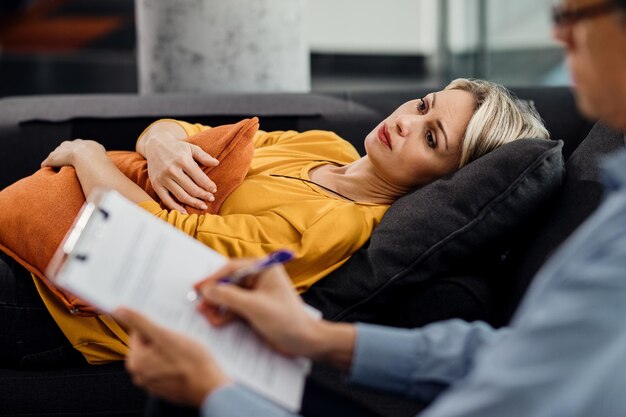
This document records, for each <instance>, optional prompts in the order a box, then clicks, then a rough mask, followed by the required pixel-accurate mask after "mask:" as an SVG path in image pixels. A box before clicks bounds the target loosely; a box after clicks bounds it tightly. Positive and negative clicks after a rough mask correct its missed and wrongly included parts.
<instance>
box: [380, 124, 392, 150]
mask: <svg viewBox="0 0 626 417" xmlns="http://www.w3.org/2000/svg"><path fill="white" fill-rule="evenodd" d="M378 140H379V141H381V142H382V143H384V144H385V145H387V147H388V148H389V149H391V135H390V134H389V128H388V127H387V125H386V124H385V123H383V124H382V125H381V126H380V127H379V128H378Z"/></svg>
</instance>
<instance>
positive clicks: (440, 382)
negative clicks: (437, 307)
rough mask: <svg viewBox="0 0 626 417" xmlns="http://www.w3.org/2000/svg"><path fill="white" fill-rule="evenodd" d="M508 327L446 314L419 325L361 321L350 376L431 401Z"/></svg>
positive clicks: (374, 386)
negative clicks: (398, 326)
mask: <svg viewBox="0 0 626 417" xmlns="http://www.w3.org/2000/svg"><path fill="white" fill-rule="evenodd" d="M506 332H507V330H506V329H498V330H496V329H493V328H492V327H490V326H489V325H488V324H486V323H483V322H474V323H467V322H464V321H461V320H448V321H444V322H439V323H434V324H431V325H428V326H425V327H423V328H421V329H413V330H408V329H395V328H391V327H384V326H375V325H369V324H358V325H357V341H356V346H355V353H354V357H353V361H352V368H351V373H350V379H351V381H352V382H355V383H357V384H360V385H365V386H369V387H372V388H377V389H382V390H386V391H390V392H395V393H397V394H402V395H404V396H407V397H409V398H413V399H418V400H420V401H430V400H432V399H433V398H434V397H435V396H436V395H437V394H439V393H440V392H441V391H442V390H443V389H444V388H446V387H447V386H448V385H450V384H452V383H454V382H455V381H457V380H459V379H460V378H463V377H464V376H465V375H466V374H467V372H468V370H469V369H470V368H471V366H472V364H473V363H474V358H475V356H476V353H477V352H478V351H479V350H480V349H481V348H483V347H484V346H485V345H487V344H490V343H493V341H494V340H496V339H498V338H500V337H501V336H502V335H503V334H504V333H506Z"/></svg>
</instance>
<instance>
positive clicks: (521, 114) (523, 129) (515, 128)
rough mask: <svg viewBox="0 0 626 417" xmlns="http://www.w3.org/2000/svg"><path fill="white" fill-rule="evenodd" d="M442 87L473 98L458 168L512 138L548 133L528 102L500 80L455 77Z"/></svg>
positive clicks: (543, 135) (510, 140)
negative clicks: (473, 102) (467, 94)
mask: <svg viewBox="0 0 626 417" xmlns="http://www.w3.org/2000/svg"><path fill="white" fill-rule="evenodd" d="M445 89H446V90H462V91H467V92H468V93H471V94H472V95H473V96H474V99H475V100H476V106H475V107H474V114H473V115H472V118H471V119H470V121H469V123H468V125H467V129H466V130H465V134H464V135H463V139H462V142H461V153H460V157H459V168H460V167H462V166H464V165H467V164H468V163H470V162H472V161H473V160H474V159H477V158H479V157H481V156H483V155H485V154H487V153H489V152H491V151H493V150H494V149H496V148H498V147H500V146H502V145H504V144H506V143H509V142H512V141H514V140H516V139H521V138H541V139H548V138H549V137H550V134H549V133H548V130H547V129H546V128H545V126H544V125H543V121H542V120H541V117H540V116H539V113H537V111H536V110H535V109H534V107H533V106H532V104H530V103H527V102H525V101H522V100H520V99H518V98H516V97H513V95H512V94H511V93H510V92H509V91H508V90H507V89H506V88H504V87H503V86H501V85H500V84H496V83H493V82H490V81H484V80H473V79H467V78H457V79H456V80H454V81H452V82H451V83H450V84H448V85H447V86H446V88H445Z"/></svg>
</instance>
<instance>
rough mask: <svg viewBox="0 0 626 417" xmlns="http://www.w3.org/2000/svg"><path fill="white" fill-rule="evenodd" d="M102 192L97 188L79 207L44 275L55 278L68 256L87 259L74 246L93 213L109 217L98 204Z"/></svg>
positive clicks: (82, 259)
mask: <svg viewBox="0 0 626 417" xmlns="http://www.w3.org/2000/svg"><path fill="white" fill-rule="evenodd" d="M104 194H105V191H104V190H98V192H96V193H95V197H94V198H93V200H92V201H87V202H86V203H85V204H84V205H83V207H82V208H81V209H80V212H79V213H78V215H77V216H76V220H75V221H74V224H73V225H72V228H71V229H70V230H69V232H68V233H67V234H66V235H65V238H64V239H63V242H61V244H60V245H59V247H58V249H57V250H56V252H55V253H54V255H53V257H52V259H51V260H50V263H49V264H48V267H47V268H46V276H47V277H48V278H49V279H51V280H55V279H56V277H57V276H58V274H59V272H60V271H61V269H62V268H63V265H64V264H65V262H66V260H67V259H68V258H69V257H75V258H76V259H78V260H81V261H85V260H87V255H85V254H76V253H74V249H75V247H76V244H77V243H78V240H79V239H80V236H81V234H82V233H83V231H84V230H85V228H86V227H87V225H88V224H89V222H90V221H91V219H92V217H93V215H94V213H96V212H99V213H101V214H102V216H103V217H104V219H105V220H106V219H108V218H109V213H108V212H107V211H106V210H104V209H103V208H101V207H100V206H99V204H100V201H101V200H102V198H103V195H104Z"/></svg>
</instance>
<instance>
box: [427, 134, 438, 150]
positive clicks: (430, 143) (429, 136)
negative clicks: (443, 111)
mask: <svg viewBox="0 0 626 417" xmlns="http://www.w3.org/2000/svg"><path fill="white" fill-rule="evenodd" d="M426 143H427V144H428V146H429V147H430V148H433V149H435V148H436V147H437V140H436V139H435V137H434V136H433V133H432V132H430V131H428V132H426Z"/></svg>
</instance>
